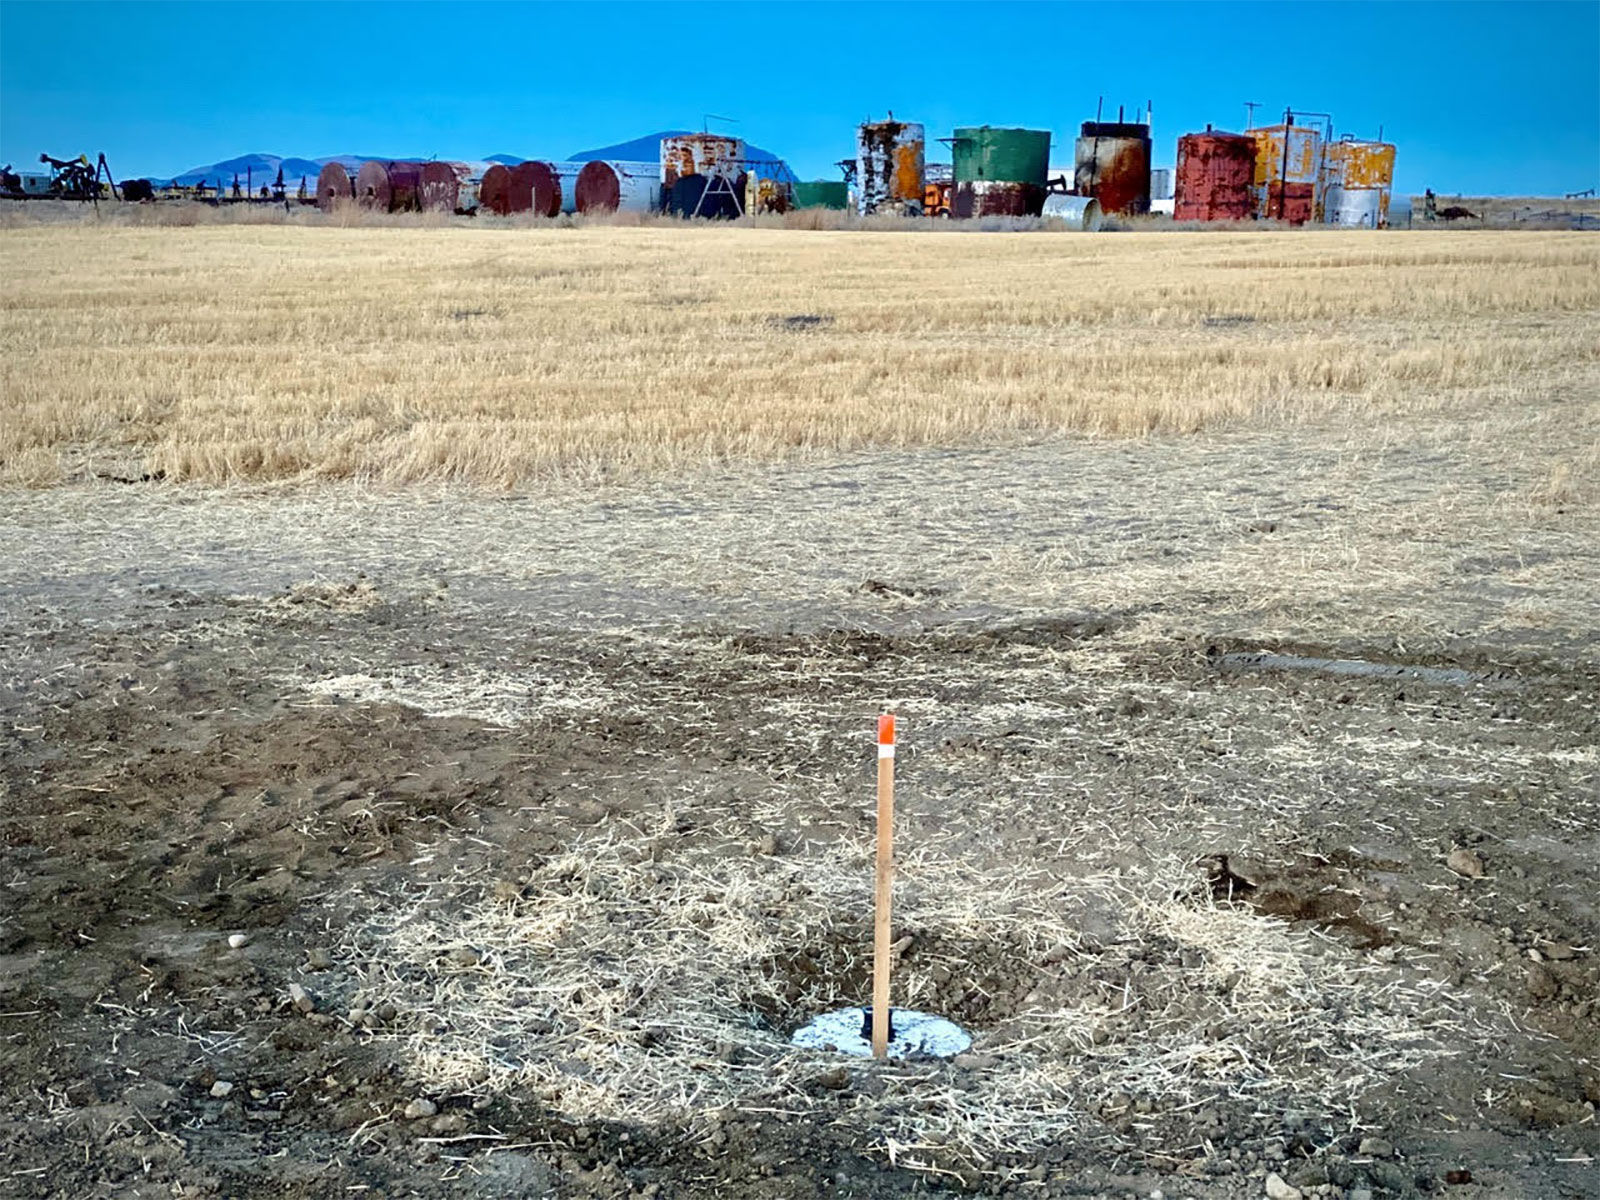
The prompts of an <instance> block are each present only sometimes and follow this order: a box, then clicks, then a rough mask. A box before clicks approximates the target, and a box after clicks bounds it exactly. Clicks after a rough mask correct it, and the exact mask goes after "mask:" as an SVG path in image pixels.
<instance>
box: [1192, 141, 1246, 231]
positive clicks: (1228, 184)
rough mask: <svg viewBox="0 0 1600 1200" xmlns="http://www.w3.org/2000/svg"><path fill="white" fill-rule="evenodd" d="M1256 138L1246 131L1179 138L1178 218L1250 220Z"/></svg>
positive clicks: (1193, 219) (1194, 219)
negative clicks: (1245, 132) (1243, 132)
mask: <svg viewBox="0 0 1600 1200" xmlns="http://www.w3.org/2000/svg"><path fill="white" fill-rule="evenodd" d="M1255 173H1256V140H1255V138H1253V137H1250V136H1249V135H1247V134H1242V133H1213V132H1212V131H1211V129H1210V127H1207V129H1206V131H1205V132H1204V133H1186V134H1184V135H1183V136H1182V137H1181V138H1179V139H1178V182H1177V194H1176V196H1175V197H1174V204H1173V210H1172V216H1173V219H1174V220H1177V221H1248V220H1249V219H1250V218H1251V217H1252V216H1253V215H1254V214H1255V194H1254V191H1253V190H1252V189H1253V187H1254V183H1255Z"/></svg>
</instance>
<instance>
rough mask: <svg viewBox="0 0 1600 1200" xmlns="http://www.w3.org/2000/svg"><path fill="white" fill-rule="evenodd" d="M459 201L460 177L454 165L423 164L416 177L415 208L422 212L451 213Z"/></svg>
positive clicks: (443, 163)
mask: <svg viewBox="0 0 1600 1200" xmlns="http://www.w3.org/2000/svg"><path fill="white" fill-rule="evenodd" d="M460 200H461V176H460V175H459V174H457V173H456V165H455V164H454V163H448V162H425V163H423V164H422V169H421V172H420V173H419V175H418V177H417V207H418V208H420V209H422V211H423V212H443V213H453V212H455V211H456V208H457V207H458V206H459V203H460Z"/></svg>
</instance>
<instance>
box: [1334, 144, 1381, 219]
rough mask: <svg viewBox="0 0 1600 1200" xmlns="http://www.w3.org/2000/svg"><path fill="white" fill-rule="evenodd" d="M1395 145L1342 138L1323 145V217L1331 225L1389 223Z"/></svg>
mask: <svg viewBox="0 0 1600 1200" xmlns="http://www.w3.org/2000/svg"><path fill="white" fill-rule="evenodd" d="M1394 154H1395V148H1394V146H1393V145H1392V144H1391V143H1389V142H1366V141H1360V140H1358V139H1356V138H1348V137H1347V138H1343V139H1341V140H1340V141H1337V142H1329V143H1327V144H1326V145H1325V146H1323V148H1322V197H1321V199H1322V219H1323V220H1324V221H1326V222H1327V223H1328V224H1329V225H1350V226H1356V227H1358V228H1364V229H1382V228H1384V227H1385V226H1387V225H1388V224H1389V194H1390V191H1391V189H1392V188H1393V186H1394Z"/></svg>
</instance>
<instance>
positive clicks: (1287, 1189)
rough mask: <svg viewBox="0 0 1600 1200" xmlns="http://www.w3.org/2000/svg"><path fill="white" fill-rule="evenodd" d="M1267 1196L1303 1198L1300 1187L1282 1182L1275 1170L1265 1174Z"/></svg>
mask: <svg viewBox="0 0 1600 1200" xmlns="http://www.w3.org/2000/svg"><path fill="white" fill-rule="evenodd" d="M1267 1197H1268V1200H1303V1198H1302V1195H1301V1192H1300V1189H1299V1188H1297V1187H1295V1186H1293V1185H1292V1184H1289V1183H1286V1182H1284V1178H1283V1176H1282V1175H1279V1174H1278V1173H1277V1172H1276V1171H1273V1172H1272V1173H1271V1174H1270V1175H1268V1176H1267Z"/></svg>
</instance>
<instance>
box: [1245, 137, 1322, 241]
mask: <svg viewBox="0 0 1600 1200" xmlns="http://www.w3.org/2000/svg"><path fill="white" fill-rule="evenodd" d="M1250 136H1251V137H1252V138H1254V139H1255V143H1256V166H1255V173H1254V175H1253V177H1252V179H1253V184H1252V186H1253V189H1254V191H1255V214H1256V216H1258V217H1260V218H1262V219H1263V220H1276V221H1287V222H1288V223H1289V224H1291V225H1304V224H1305V223H1306V222H1307V221H1310V220H1313V219H1315V217H1316V213H1317V208H1318V205H1319V202H1320V199H1321V188H1320V184H1321V182H1322V134H1321V133H1320V132H1318V131H1317V130H1316V129H1314V128H1313V127H1311V126H1310V125H1294V124H1289V123H1287V122H1286V123H1285V124H1282V125H1262V126H1259V127H1257V128H1255V129H1252V130H1251V131H1250Z"/></svg>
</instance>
